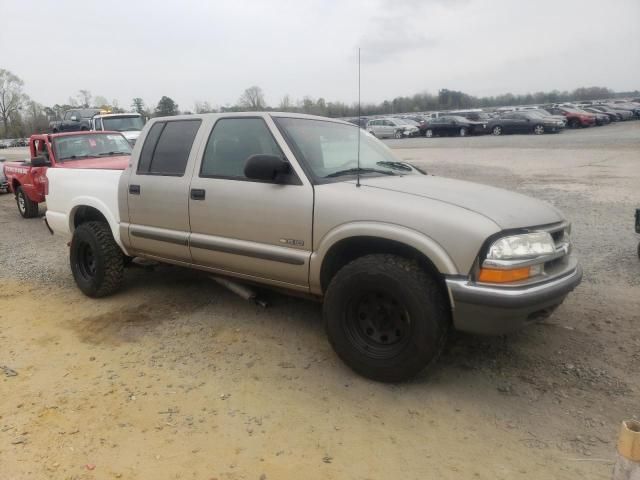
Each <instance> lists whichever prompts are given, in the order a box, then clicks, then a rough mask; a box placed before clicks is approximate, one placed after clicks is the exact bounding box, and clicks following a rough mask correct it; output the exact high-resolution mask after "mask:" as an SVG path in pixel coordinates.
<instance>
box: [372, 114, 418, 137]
mask: <svg viewBox="0 0 640 480" xmlns="http://www.w3.org/2000/svg"><path fill="white" fill-rule="evenodd" d="M367 132H369V133H370V134H371V135H373V136H374V137H378V138H405V137H413V136H416V135H418V134H419V133H420V129H419V128H418V127H416V126H415V125H411V124H409V123H408V122H406V121H404V120H403V119H401V118H392V117H387V118H376V119H374V120H370V121H369V123H367Z"/></svg>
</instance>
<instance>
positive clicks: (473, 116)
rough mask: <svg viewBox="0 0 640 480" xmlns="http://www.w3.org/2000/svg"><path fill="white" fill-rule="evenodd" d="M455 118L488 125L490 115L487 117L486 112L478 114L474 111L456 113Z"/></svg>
mask: <svg viewBox="0 0 640 480" xmlns="http://www.w3.org/2000/svg"><path fill="white" fill-rule="evenodd" d="M456 116H457V117H464V118H466V119H467V120H473V121H474V122H482V123H488V122H489V120H491V118H492V117H491V115H489V114H488V113H487V112H482V111H480V112H478V111H475V110H468V111H466V112H457V113H456Z"/></svg>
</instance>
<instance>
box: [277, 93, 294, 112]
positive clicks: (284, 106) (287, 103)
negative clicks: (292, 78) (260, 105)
mask: <svg viewBox="0 0 640 480" xmlns="http://www.w3.org/2000/svg"><path fill="white" fill-rule="evenodd" d="M292 108H293V102H292V101H291V97H290V96H289V94H286V95H285V96H284V97H282V100H280V110H282V111H283V112H288V111H289V110H291V109H292Z"/></svg>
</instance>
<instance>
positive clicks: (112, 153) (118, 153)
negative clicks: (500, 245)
mask: <svg viewBox="0 0 640 480" xmlns="http://www.w3.org/2000/svg"><path fill="white" fill-rule="evenodd" d="M98 155H99V156H101V157H103V156H107V155H108V156H113V155H129V154H128V153H127V152H102V153H99V154H98Z"/></svg>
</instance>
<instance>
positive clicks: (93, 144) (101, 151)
mask: <svg viewBox="0 0 640 480" xmlns="http://www.w3.org/2000/svg"><path fill="white" fill-rule="evenodd" d="M29 153H30V158H29V159H28V160H23V161H16V162H4V165H3V167H2V169H3V172H4V175H5V177H6V180H7V183H8V188H9V191H10V192H12V193H13V194H14V195H15V197H16V204H17V205H18V211H19V212H20V215H22V216H23V217H24V218H32V217H35V216H37V215H38V204H40V203H42V202H44V201H45V194H46V189H47V183H46V177H45V173H46V171H47V169H48V168H67V169H69V168H83V169H84V168H95V167H99V168H107V169H120V170H123V169H124V168H126V166H127V165H128V162H129V155H130V154H131V146H130V145H129V143H128V142H127V140H126V139H125V138H124V137H123V136H122V135H121V134H120V133H119V132H100V133H98V132H72V133H58V134H41V135H32V136H31V138H30V139H29Z"/></svg>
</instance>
